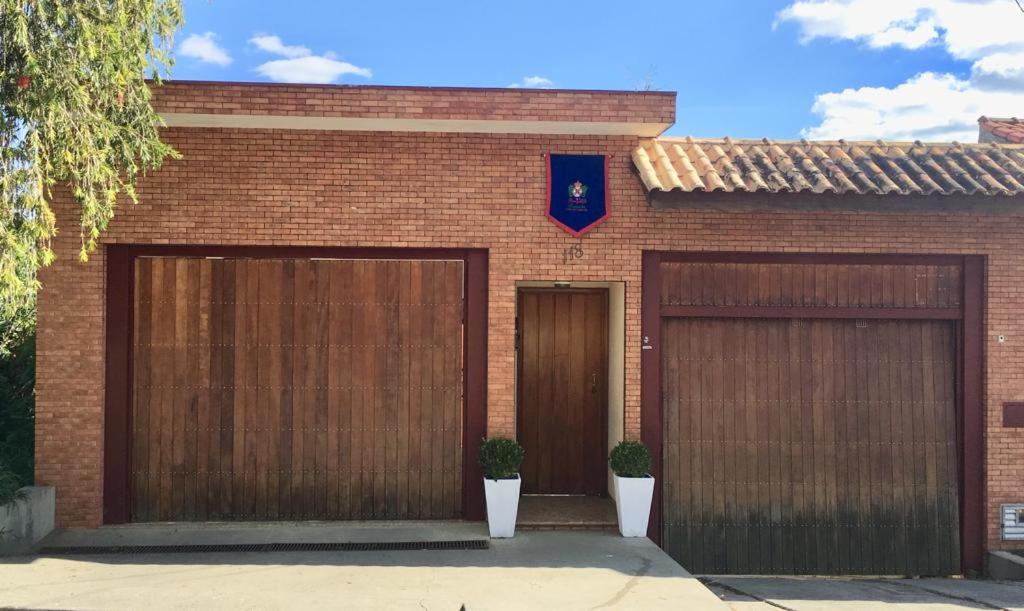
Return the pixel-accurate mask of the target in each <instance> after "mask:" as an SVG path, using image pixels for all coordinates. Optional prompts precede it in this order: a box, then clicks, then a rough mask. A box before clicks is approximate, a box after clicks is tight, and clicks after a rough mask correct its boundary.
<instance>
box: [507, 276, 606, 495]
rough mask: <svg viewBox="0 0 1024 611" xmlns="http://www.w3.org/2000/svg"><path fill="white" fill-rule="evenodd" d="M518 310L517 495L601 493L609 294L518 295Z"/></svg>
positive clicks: (588, 291) (562, 291)
mask: <svg viewBox="0 0 1024 611" xmlns="http://www.w3.org/2000/svg"><path fill="white" fill-rule="evenodd" d="M518 308H519V309H518V329H517V333H518V338H517V339H518V357H519V358H518V368H519V379H518V411H519V414H518V415H519V421H518V434H519V442H520V443H521V444H522V445H523V448H524V449H525V452H526V456H525V458H524V460H523V466H522V478H523V484H522V486H523V493H524V494H588V495H600V494H604V493H605V492H606V488H607V485H606V482H607V475H606V474H607V467H606V460H605V450H606V445H607V443H606V438H607V432H606V431H607V427H606V422H607V413H608V407H607V406H608V403H607V401H608V292H607V290H605V289H521V290H520V291H519V299H518Z"/></svg>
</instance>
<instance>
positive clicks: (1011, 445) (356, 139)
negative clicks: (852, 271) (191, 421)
mask: <svg viewBox="0 0 1024 611" xmlns="http://www.w3.org/2000/svg"><path fill="white" fill-rule="evenodd" d="M290 89H296V90H297V91H301V92H305V93H306V94H309V95H312V96H314V97H315V96H328V95H329V94H330V90H327V89H324V88H307V89H302V88H290ZM290 89H289V90H290ZM346 91H348V90H346ZM173 95H174V96H175V97H176V99H179V100H180V98H181V96H182V95H183V93H182V91H181V90H174V94H173ZM346 95H347V93H346ZM494 95H495V96H496V97H499V98H500V97H502V95H499V94H494ZM552 95H556V94H552ZM485 97H486V96H485ZM175 103H176V104H177V103H180V102H175ZM254 103H255V102H254ZM267 103H269V102H267ZM538 103H539V102H538ZM191 107H193V108H195V106H194V105H193V106H191ZM549 111H550V112H553V113H555V115H552V119H555V118H556V115H557V116H562V117H563V118H564V119H565V120H571V119H572V118H573V116H574V115H573V112H572V109H571V108H566V107H559V106H558V105H557V104H555V105H554V106H552V108H550V109H549ZM641 112H647V110H642V111H641ZM558 113H561V115H558ZM165 137H166V140H167V141H168V142H170V143H171V144H172V145H174V146H175V147H176V148H177V149H178V150H179V151H180V152H181V153H182V154H183V159H181V160H178V161H169V162H167V163H166V165H165V166H164V168H163V169H161V170H160V171H158V172H155V173H153V174H152V175H151V176H149V177H147V178H146V179H145V180H144V181H143V184H142V186H141V189H140V200H141V202H140V204H139V205H137V206H128V205H126V206H124V207H123V208H121V209H120V210H119V212H118V216H117V218H116V220H115V221H114V222H113V223H112V225H111V227H110V229H109V231H108V232H107V233H106V234H105V235H104V238H103V239H104V243H106V244H113V243H118V244H121V243H144V244H186V243H187V244H223V245H302V246H351V247H359V246H389V247H473V248H486V249H488V250H489V253H490V255H489V256H490V276H489V282H490V286H489V295H490V304H489V337H488V428H489V432H490V433H491V434H504V435H511V434H514V433H515V396H514V376H515V356H514V337H513V336H514V324H515V320H514V319H515V290H516V282H517V281H520V280H575V281H582V280H593V281H624V282H625V286H626V360H625V382H626V388H625V393H626V397H625V412H626V436H627V437H630V438H637V437H639V430H640V383H639V381H640V352H641V351H640V276H641V252H642V251H644V250H649V249H650V250H655V249H657V250H683V251H693V250H697V251H699V250H715V251H721V250H726V251H732V250H736V251H759V252H878V253H946V254H982V255H987V303H986V310H985V314H986V343H985V350H986V359H987V362H986V368H985V375H986V377H985V389H986V406H987V408H986V410H987V431H986V434H987V440H986V443H987V461H986V471H987V476H986V477H987V488H986V490H987V496H986V507H987V523H988V547H989V548H990V549H998V548H1005V547H1008V546H1007V545H1006V544H1004V543H1002V542H1001V541H999V528H998V519H997V510H998V505H999V504H1000V503H1003V502H1011V501H1024V492H1022V490H1024V486H1022V475H1021V471H1020V465H1021V464H1022V463H1024V429H1005V428H1003V427H1002V417H1001V413H1002V412H1001V406H1002V403H1003V402H1004V401H1009V400H1022V399H1024V310H1022V306H1021V303H1022V301H1024V288H1022V287H1024V222H1022V220H1024V219H1022V218H1021V216H1019V215H1014V216H1008V215H1003V216H992V215H978V214H972V213H968V212H965V213H958V214H938V213H935V214H924V213H917V214H898V213H891V214H885V213H867V212H769V211H762V212H750V211H744V212H728V211H716V210H703V211H665V210H663V211H656V210H653V209H652V208H651V207H650V206H649V205H648V203H647V201H646V198H645V194H644V189H643V187H642V185H641V183H640V181H639V180H638V178H637V176H636V175H635V171H634V170H633V166H632V162H631V160H630V153H631V151H632V150H633V148H634V147H635V146H636V142H637V140H636V138H633V137H604V136H557V135H482V134H440V133H389V132H374V133H370V132H343V131H333V132H310V131H297V130H229V129H215V128H211V129H192V128H172V129H168V130H167V131H166V133H165ZM548 152H576V153H604V154H609V155H612V158H611V166H610V173H611V176H610V186H611V202H612V207H613V210H614V213H613V216H612V218H611V219H610V220H609V221H608V222H606V223H605V224H604V225H602V226H601V227H599V228H598V229H596V230H595V231H593V232H592V233H591V234H589V235H587V236H586V237H584V238H583V239H582V240H577V239H574V238H572V237H570V236H569V235H568V234H566V233H565V232H563V231H562V230H561V229H559V228H557V227H555V226H554V225H553V224H551V223H550V222H549V221H548V220H547V219H546V218H545V216H544V206H545V203H544V199H545V186H546V183H545V165H544V154H545V153H548ZM750 197H752V198H756V197H759V196H758V195H751V196H750ZM824 197H827V196H824ZM946 201H952V200H946ZM961 201H962V202H963V204H964V207H965V208H966V207H968V206H969V202H970V200H969V198H968V199H962V200H961ZM897 206H898V203H895V204H894V207H897ZM56 207H57V210H58V217H59V221H60V226H61V228H62V232H61V233H60V235H59V237H58V238H57V240H56V243H55V246H56V251H57V255H58V259H57V262H56V263H55V264H54V265H53V267H51V268H49V269H47V270H45V272H44V273H43V278H42V279H43V283H44V289H43V291H42V293H41V294H40V299H39V335H38V401H37V412H38V426H37V442H38V445H37V456H38V462H37V476H38V481H39V482H40V483H42V484H52V485H56V486H57V500H58V515H57V521H58V525H59V526H97V525H99V524H100V523H101V511H102V507H101V504H102V481H101V480H102V461H103V458H102V446H103V430H102V429H103V427H102V418H103V392H104V360H103V359H104V354H103V350H104V316H103V312H104V278H105V274H104V253H103V250H102V248H101V249H100V250H99V251H98V252H96V253H95V254H93V255H92V257H91V258H90V261H89V262H88V263H87V264H85V265H82V264H80V263H79V262H78V260H77V250H78V248H79V237H78V233H77V231H76V230H75V216H74V215H75V210H74V209H73V207H71V206H70V205H69V202H68V201H67V200H66V199H64V198H59V201H57V202H56ZM576 243H582V247H583V249H584V256H583V258H582V259H567V258H566V257H565V256H564V253H565V251H566V249H567V248H569V247H570V246H572V245H573V244H576ZM996 335H1004V336H1005V337H1006V338H1007V339H1006V342H1005V343H1003V344H999V343H997V342H996V340H995V337H996Z"/></svg>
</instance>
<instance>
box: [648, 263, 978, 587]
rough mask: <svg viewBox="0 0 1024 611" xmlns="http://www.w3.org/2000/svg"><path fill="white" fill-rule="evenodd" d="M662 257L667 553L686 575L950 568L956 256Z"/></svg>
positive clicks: (954, 525) (954, 496) (954, 554)
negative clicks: (776, 261) (729, 260)
mask: <svg viewBox="0 0 1024 611" xmlns="http://www.w3.org/2000/svg"><path fill="white" fill-rule="evenodd" d="M662 271H663V284H662V289H663V290H662V304H663V312H665V313H667V314H669V315H668V316H665V317H664V318H663V322H662V338H661V344H662V397H663V403H662V407H663V427H664V431H663V439H664V447H663V460H664V469H663V473H664V480H665V481H664V488H663V515H664V518H663V531H662V536H663V542H662V543H663V546H664V547H665V549H666V550H667V551H668V552H669V553H670V554H671V555H672V556H673V557H675V558H676V559H677V560H679V562H680V563H681V564H682V565H683V566H684V567H686V568H687V569H688V570H690V571H692V572H696V573H801V574H836V573H839V574H842V573H861V574H910V575H920V574H926V575H939V574H954V573H958V572H959V571H960V549H959V545H960V543H959V542H960V522H959V498H960V497H959V487H958V466H957V465H958V453H957V405H958V399H957V393H958V389H957V383H956V380H957V363H956V355H957V347H956V344H957V324H958V323H957V321H956V320H955V319H956V317H957V316H958V312H959V309H960V286H959V283H960V279H959V269H958V268H956V267H953V266H877V267H868V266H839V265H735V264H687V263H671V264H662ZM759 309H766V310H767V312H766V313H767V315H766V316H759V315H758V313H759ZM849 310H854V312H851V311H849ZM855 311H860V313H861V315H862V316H863V317H864V318H855V317H854V316H855ZM716 312H718V313H720V314H722V316H717V317H716V316H714V314H715V313H716ZM901 315H902V316H905V318H888V317H890V316H892V317H899V316H901Z"/></svg>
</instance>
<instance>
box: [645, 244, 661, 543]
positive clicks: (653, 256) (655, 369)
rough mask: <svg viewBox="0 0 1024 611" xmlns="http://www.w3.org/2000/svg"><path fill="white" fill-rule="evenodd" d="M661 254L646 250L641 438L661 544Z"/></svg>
mask: <svg viewBox="0 0 1024 611" xmlns="http://www.w3.org/2000/svg"><path fill="white" fill-rule="evenodd" d="M661 256H662V254H661V253H659V252H645V253H643V267H642V270H641V274H642V276H641V282H642V284H641V287H640V333H641V334H642V336H641V338H640V342H641V345H640V439H641V441H643V442H644V444H646V445H647V447H648V448H650V450H651V469H652V473H653V475H654V477H655V485H654V499H653V500H652V502H651V521H650V524H649V525H648V526H647V536H648V537H649V538H650V539H651V541H654V542H655V543H657V544H658V545H661V488H662V484H663V482H662V479H663V475H664V471H663V469H662V439H661V437H662V423H661V353H660V351H659V347H660V346H661V312H660V311H659V306H660V303H661Z"/></svg>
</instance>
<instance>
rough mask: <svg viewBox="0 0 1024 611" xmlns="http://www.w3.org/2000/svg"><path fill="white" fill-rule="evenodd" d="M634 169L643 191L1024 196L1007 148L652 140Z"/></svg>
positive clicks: (1021, 168) (1013, 152) (1018, 162)
mask: <svg viewBox="0 0 1024 611" xmlns="http://www.w3.org/2000/svg"><path fill="white" fill-rule="evenodd" d="M1021 132H1022V136H1024V124H1022V129H1021ZM633 163H634V165H635V166H636V168H637V171H638V173H639V174H640V178H641V180H642V181H643V183H644V186H645V187H646V188H647V190H648V192H652V191H681V192H713V191H725V192H748V193H755V192H765V193H797V192H803V191H810V192H813V193H840V194H842V193H856V194H861V195H890V194H891V195H931V194H939V195H953V194H967V195H974V194H978V195H1020V194H1024V146H1018V145H1014V144H998V143H988V144H960V143H956V142H953V143H940V144H925V143H922V142H899V143H891V142H883V141H881V140H878V141H876V142H846V141H844V140H838V141H831V142H810V141H807V140H801V141H789V142H774V141H771V140H732V139H730V138H723V139H714V140H704V139H701V140H698V139H694V138H690V137H687V138H654V139H645V140H642V141H641V142H640V144H639V146H637V148H636V149H635V150H634V151H633Z"/></svg>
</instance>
